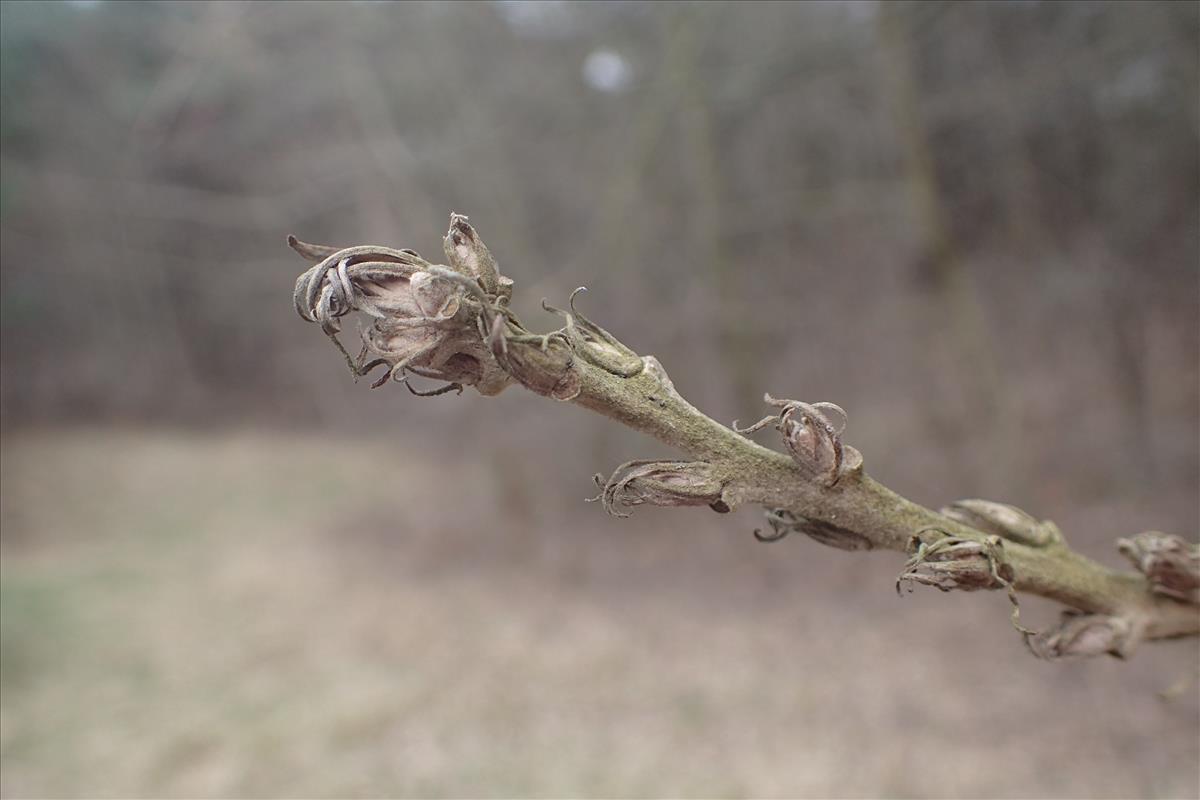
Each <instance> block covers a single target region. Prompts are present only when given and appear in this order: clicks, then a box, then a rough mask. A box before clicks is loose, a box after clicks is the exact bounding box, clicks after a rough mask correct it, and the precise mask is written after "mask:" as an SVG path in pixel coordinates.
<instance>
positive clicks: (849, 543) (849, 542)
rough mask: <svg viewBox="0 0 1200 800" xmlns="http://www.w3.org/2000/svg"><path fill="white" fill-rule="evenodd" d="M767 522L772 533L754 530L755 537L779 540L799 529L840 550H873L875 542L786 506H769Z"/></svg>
mask: <svg viewBox="0 0 1200 800" xmlns="http://www.w3.org/2000/svg"><path fill="white" fill-rule="evenodd" d="M765 517H766V520H767V524H768V525H770V527H771V533H769V534H766V533H762V532H761V531H759V530H755V531H754V538H755V539H757V540H758V541H760V542H777V541H779V540H780V539H782V538H784V537H785V536H787V535H788V534H790V533H792V532H794V531H799V532H800V533H803V534H804V535H805V536H807V537H809V538H810V539H813V540H815V541H817V542H820V543H821V544H823V545H826V546H828V547H834V548H837V549H838V550H871V549H872V548H873V547H874V544H872V543H871V540H870V539H868V538H866V537H865V536H863V535H862V534H860V533H857V532H855V531H852V530H850V529H849V528H843V527H842V526H840V525H835V524H833V523H832V522H826V521H824V520H819V519H809V518H807V517H803V516H800V515H799V514H796V513H794V512H791V511H788V510H787V509H786V508H769V509H767V510H766V512H765Z"/></svg>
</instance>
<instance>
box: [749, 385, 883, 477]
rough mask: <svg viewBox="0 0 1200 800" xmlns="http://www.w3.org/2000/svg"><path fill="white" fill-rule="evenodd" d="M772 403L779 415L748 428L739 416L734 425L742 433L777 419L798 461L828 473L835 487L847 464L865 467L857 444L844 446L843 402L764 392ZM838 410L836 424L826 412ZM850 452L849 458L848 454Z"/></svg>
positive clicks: (809, 468) (808, 469)
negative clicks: (784, 397) (780, 396)
mask: <svg viewBox="0 0 1200 800" xmlns="http://www.w3.org/2000/svg"><path fill="white" fill-rule="evenodd" d="M763 399H764V400H765V401H766V402H767V404H768V405H772V406H775V407H777V408H779V409H780V412H779V414H778V415H777V416H768V417H764V418H763V419H761V420H759V421H758V422H756V423H754V424H753V425H751V426H750V427H748V428H739V427H738V425H737V420H734V422H733V429H734V430H735V431H737V432H738V433H753V432H755V431H758V430H761V429H762V428H764V427H766V426H767V425H769V424H771V423H774V424H775V428H776V429H777V430H778V431H779V432H780V433H782V434H783V443H784V446H785V447H786V448H787V450H788V452H789V453H790V454H791V456H792V460H793V461H795V462H796V463H797V464H798V465H799V466H800V467H802V468H803V469H804V470H805V471H806V472H809V473H811V474H813V475H823V476H825V481H826V486H829V487H833V486H835V485H836V484H837V482H838V480H840V479H841V477H842V474H843V472H844V471H848V469H847V470H844V469H843V467H847V468H849V469H854V470H857V469H861V467H862V456H861V455H859V454H858V451H857V450H854V448H849V447H843V445H842V433H843V432H844V431H845V430H846V422H847V416H846V412H845V411H843V410H842V408H841V406H838V405H835V404H834V403H811V404H810V403H802V402H800V401H799V400H779V399H776V398H774V397H772V396H771V395H769V394H766V395H763ZM829 411H833V412H836V413H837V414H838V415H839V416H840V417H841V424H840V425H838V426H836V427H835V426H834V425H833V423H832V422H830V421H829V417H828V416H826V412H829ZM848 455H849V456H850V457H849V458H847V456H848Z"/></svg>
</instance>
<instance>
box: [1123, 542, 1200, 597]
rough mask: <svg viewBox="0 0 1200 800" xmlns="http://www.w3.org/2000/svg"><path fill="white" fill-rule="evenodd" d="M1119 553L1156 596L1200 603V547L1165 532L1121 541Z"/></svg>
mask: <svg viewBox="0 0 1200 800" xmlns="http://www.w3.org/2000/svg"><path fill="white" fill-rule="evenodd" d="M1117 550H1118V551H1119V552H1120V553H1121V555H1123V556H1125V557H1126V558H1128V559H1129V560H1130V562H1132V563H1133V566H1134V567H1136V568H1137V570H1138V571H1139V572H1141V573H1142V574H1143V575H1145V576H1146V579H1147V580H1148V581H1150V588H1151V590H1152V591H1153V592H1154V593H1156V594H1161V595H1164V596H1166V597H1173V598H1175V599H1176V600H1183V601H1184V602H1187V603H1195V604H1200V544H1191V543H1189V542H1188V541H1186V540H1185V539H1184V538H1183V537H1181V536H1176V535H1174V534H1170V533H1162V532H1161V531H1144V532H1142V533H1139V534H1137V535H1136V536H1131V537H1129V538H1128V539H1118V540H1117Z"/></svg>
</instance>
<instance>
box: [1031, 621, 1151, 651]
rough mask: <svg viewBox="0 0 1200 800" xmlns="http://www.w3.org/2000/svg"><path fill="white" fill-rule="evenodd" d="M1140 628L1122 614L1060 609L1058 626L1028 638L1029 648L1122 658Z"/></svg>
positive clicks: (1132, 646)
mask: <svg viewBox="0 0 1200 800" xmlns="http://www.w3.org/2000/svg"><path fill="white" fill-rule="evenodd" d="M1139 638H1140V630H1139V628H1138V626H1136V625H1134V624H1133V623H1132V622H1131V621H1130V620H1128V619H1125V618H1124V617H1112V616H1108V615H1106V614H1084V613H1083V612H1081V611H1075V610H1068V611H1065V612H1063V615H1062V618H1061V620H1060V621H1059V624H1058V627H1056V628H1054V629H1053V630H1049V631H1046V632H1045V633H1039V634H1037V635H1036V636H1032V637H1030V638H1029V640H1028V642H1029V648H1030V650H1032V651H1033V653H1034V655H1036V656H1038V657H1039V658H1045V659H1050V660H1053V659H1057V658H1067V657H1070V656H1099V655H1104V654H1106V653H1107V654H1108V655H1112V656H1115V657H1117V658H1125V657H1126V656H1128V655H1129V654H1130V653H1132V652H1133V648H1134V646H1135V645H1136V644H1137V642H1138V639H1139Z"/></svg>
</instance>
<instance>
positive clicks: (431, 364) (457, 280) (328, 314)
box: [288, 214, 512, 395]
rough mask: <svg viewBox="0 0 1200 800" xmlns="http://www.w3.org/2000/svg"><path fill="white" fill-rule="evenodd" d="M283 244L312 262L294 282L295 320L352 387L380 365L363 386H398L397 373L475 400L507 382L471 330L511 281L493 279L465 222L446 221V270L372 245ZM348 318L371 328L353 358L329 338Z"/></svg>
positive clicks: (489, 262)
mask: <svg viewBox="0 0 1200 800" xmlns="http://www.w3.org/2000/svg"><path fill="white" fill-rule="evenodd" d="M288 244H289V245H290V246H291V247H292V249H294V250H295V251H296V252H298V253H299V254H300V255H301V256H303V257H305V258H307V259H309V260H310V261H316V262H317V263H316V265H315V266H314V267H312V268H311V269H309V270H308V271H307V272H305V273H304V274H303V275H301V276H300V278H299V279H298V280H297V281H296V290H295V294H294V300H295V304H296V311H297V312H298V313H299V314H300V316H302V317H303V318H304V319H306V320H309V321H310V322H317V323H319V324H320V325H321V329H322V330H323V331H324V332H325V333H326V334H327V335H328V336H329V337H330V339H331V340H332V341H333V342H334V344H335V346H336V347H337V349H338V350H339V351H340V352H341V353H342V355H343V357H344V358H345V359H346V362H347V364H348V365H349V367H350V370H351V372H352V373H353V374H354V376H355V377H356V378H357V377H360V376H362V375H365V374H367V373H368V372H370V371H371V370H373V369H374V368H376V367H379V366H386V367H387V369H386V371H385V372H384V373H383V374H382V376H381V377H380V378H379V379H378V380H376V381H375V383H374V384H373V386H376V387H378V386H381V385H383V384H384V383H386V382H387V381H388V379H389V378H391V379H395V380H398V381H405V380H406V374H407V373H413V374H416V375H421V376H423V377H427V378H435V379H442V380H446V381H449V382H450V383H449V385H448V386H447V387H444V388H445V389H458V390H460V391H461V389H462V386H464V385H471V386H474V387H475V388H476V389H477V390H478V391H479V392H480V393H481V394H485V395H490V394H497V393H499V392H500V391H502V390H503V389H504V388H505V387H506V386H507V385H508V384H509V383H511V378H510V377H509V375H508V374H506V373H505V371H504V370H503V369H502V368H501V367H500V365H499V364H497V363H496V360H495V359H494V358H493V356H492V354H491V351H490V349H489V347H488V345H487V343H486V342H485V341H484V339H483V337H482V336H481V333H480V331H481V329H482V328H483V327H485V326H484V325H482V324H481V320H482V319H484V318H485V317H486V316H488V315H490V314H492V313H494V312H495V311H497V310H502V309H501V306H503V304H504V302H506V301H507V296H508V295H509V294H511V288H512V282H511V281H507V280H506V279H502V278H501V276H500V275H499V273H498V271H497V269H496V262H495V259H493V258H492V256H491V253H489V252H488V250H487V247H486V246H485V245H484V244H483V242H482V241H481V240H480V239H479V236H478V234H476V233H475V231H474V229H473V228H471V226H470V225H469V224H468V223H467V221H466V217H463V216H461V215H457V214H455V215H452V216H451V218H450V231H449V233H448V234H447V236H446V250H447V255H448V256H449V257H450V260H451V263H452V266H451V267H445V266H441V265H437V264H430V263H429V262H428V261H426V260H425V259H423V258H421V257H420V256H419V255H417V253H416V252H414V251H412V250H396V249H393V248H389V247H381V246H375V245H367V246H359V247H347V248H340V249H339V248H333V247H328V246H325V245H313V244H307V243H304V242H300V241H298V240H297V239H296V238H295V237H289V238H288ZM505 292H507V294H505ZM354 311H359V312H362V313H364V314H366V315H367V316H368V317H369V318H370V319H371V324H370V326H369V327H368V328H367V329H366V330H364V331H363V334H362V339H363V347H362V351H361V352H360V353H359V355H358V357H357V358H352V357H351V356H350V354H349V353H347V352H346V350H345V348H344V347H343V346H342V344H341V342H340V341H339V340H338V338H337V333H338V331H339V330H340V327H341V326H340V318H341V317H343V316H345V315H346V314H349V313H351V312H354ZM410 388H411V387H410ZM441 391H442V390H438V391H436V392H434V393H435V394H436V393H441Z"/></svg>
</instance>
